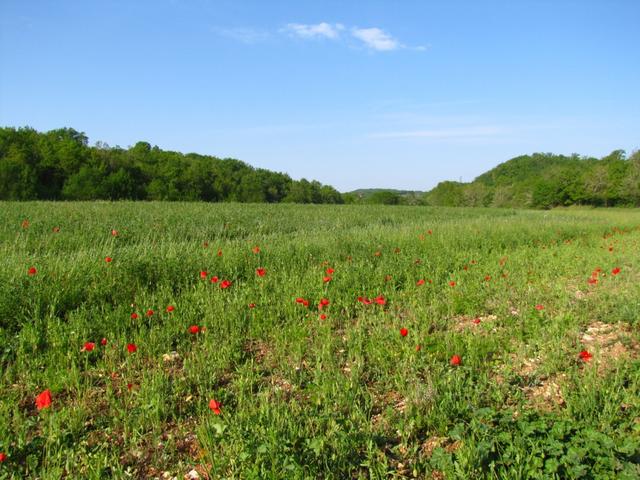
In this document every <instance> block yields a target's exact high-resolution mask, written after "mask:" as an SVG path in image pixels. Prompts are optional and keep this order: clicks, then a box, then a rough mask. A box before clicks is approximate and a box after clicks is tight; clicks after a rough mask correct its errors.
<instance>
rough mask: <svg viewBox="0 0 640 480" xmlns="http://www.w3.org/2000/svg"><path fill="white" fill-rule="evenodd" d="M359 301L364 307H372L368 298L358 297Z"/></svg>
mask: <svg viewBox="0 0 640 480" xmlns="http://www.w3.org/2000/svg"><path fill="white" fill-rule="evenodd" d="M358 301H359V302H360V303H362V304H364V305H371V303H372V302H371V300H369V299H368V298H367V297H358Z"/></svg>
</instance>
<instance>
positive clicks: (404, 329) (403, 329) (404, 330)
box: [400, 328, 409, 337]
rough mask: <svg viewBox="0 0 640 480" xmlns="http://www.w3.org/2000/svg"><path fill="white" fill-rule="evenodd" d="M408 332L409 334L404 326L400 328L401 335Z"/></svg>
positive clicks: (404, 335) (405, 334)
mask: <svg viewBox="0 0 640 480" xmlns="http://www.w3.org/2000/svg"><path fill="white" fill-rule="evenodd" d="M408 334H409V330H407V329H406V328H401V329H400V335H402V336H403V337H406V336H407V335H408Z"/></svg>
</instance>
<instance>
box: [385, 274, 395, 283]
mask: <svg viewBox="0 0 640 480" xmlns="http://www.w3.org/2000/svg"><path fill="white" fill-rule="evenodd" d="M392 278H393V277H392V276H391V275H385V276H384V281H385V282H390V281H391V279H392Z"/></svg>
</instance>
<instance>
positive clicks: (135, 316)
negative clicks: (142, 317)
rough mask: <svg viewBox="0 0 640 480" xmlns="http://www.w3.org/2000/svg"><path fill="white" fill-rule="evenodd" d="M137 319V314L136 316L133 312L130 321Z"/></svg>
mask: <svg viewBox="0 0 640 480" xmlns="http://www.w3.org/2000/svg"><path fill="white" fill-rule="evenodd" d="M137 318H138V314H137V313H135V312H133V313H132V314H131V320H136V319H137Z"/></svg>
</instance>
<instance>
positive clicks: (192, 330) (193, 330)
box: [189, 325, 200, 335]
mask: <svg viewBox="0 0 640 480" xmlns="http://www.w3.org/2000/svg"><path fill="white" fill-rule="evenodd" d="M189 333H191V334H192V335H196V334H197V333H200V327H199V326H198V325H191V326H190V327H189Z"/></svg>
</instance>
